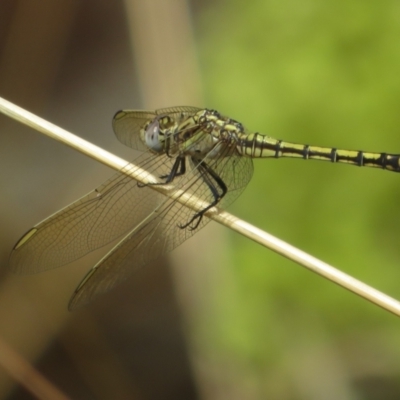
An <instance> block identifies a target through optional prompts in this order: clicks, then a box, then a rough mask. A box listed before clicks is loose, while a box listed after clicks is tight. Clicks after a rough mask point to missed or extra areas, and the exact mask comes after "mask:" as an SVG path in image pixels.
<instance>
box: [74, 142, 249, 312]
mask: <svg viewBox="0 0 400 400" xmlns="http://www.w3.org/2000/svg"><path fill="white" fill-rule="evenodd" d="M206 162H207V164H208V165H209V167H210V168H212V169H213V170H214V171H215V172H216V173H217V174H218V175H219V176H220V177H221V178H222V180H223V181H224V183H225V184H226V185H227V187H228V189H229V191H228V193H227V195H226V196H225V197H224V198H223V200H222V201H221V203H220V205H221V206H226V205H228V204H230V203H232V202H233V201H234V200H235V199H236V198H237V197H238V196H239V195H240V194H241V193H242V191H243V189H244V188H245V187H246V185H247V183H248V182H249V181H250V179H251V176H252V172H253V164H252V160H251V159H250V158H246V157H241V156H239V155H237V154H236V151H235V150H225V152H223V153H222V155H221V157H220V158H218V159H217V160H206ZM174 183H175V181H174ZM177 187H178V188H179V189H182V190H183V191H184V192H185V193H186V194H188V195H189V196H190V198H192V197H193V196H195V197H197V198H200V199H201V200H203V201H206V202H208V203H211V202H212V201H213V196H212V193H211V191H210V188H209V187H208V186H207V184H206V183H205V180H204V179H203V176H202V174H201V173H200V172H199V170H198V169H197V168H196V165H192V171H191V172H187V174H186V175H185V176H184V177H181V178H180V182H179V184H178V185H177ZM193 215H194V211H193V210H191V209H190V208H188V207H185V205H183V204H181V203H180V202H177V201H174V200H171V199H167V200H165V201H164V202H163V203H161V204H160V205H159V206H158V207H157V208H156V209H155V210H154V211H153V212H152V213H151V214H150V215H149V216H148V217H147V218H145V219H144V220H143V221H142V222H141V223H140V224H138V225H137V226H136V227H135V228H134V229H133V230H132V231H131V232H130V233H129V234H128V235H127V236H126V237H125V238H124V239H123V240H122V241H121V242H120V243H119V244H118V245H117V246H115V247H114V248H113V249H112V250H111V251H110V252H109V253H108V254H107V255H106V256H105V257H104V258H103V259H102V260H100V261H99V263H97V265H95V266H94V267H93V268H92V269H91V270H90V271H89V272H88V274H87V275H86V276H85V278H84V279H83V280H82V282H81V284H80V285H79V286H78V288H77V289H76V291H75V293H74V295H73V296H72V298H71V301H70V304H69V308H70V309H74V308H77V307H80V306H82V305H84V304H86V303H88V302H89V301H90V300H92V299H93V298H94V297H96V296H97V295H98V294H100V293H103V292H107V291H108V290H110V289H111V288H113V287H114V286H115V285H117V284H118V283H120V282H122V281H124V280H125V279H126V278H127V277H128V276H129V275H130V274H132V272H133V271H134V270H135V269H137V268H140V267H142V266H144V265H145V264H147V263H148V262H150V261H151V260H154V259H156V258H158V257H159V256H161V255H162V254H164V253H166V252H169V251H171V250H172V249H174V248H175V247H177V246H178V245H179V244H181V243H182V242H183V241H185V240H186V239H188V238H189V237H191V236H192V235H193V234H194V233H195V232H197V231H198V230H199V229H201V228H202V227H203V226H204V225H206V224H207V223H208V222H209V218H207V217H203V219H202V221H201V223H200V225H199V226H198V227H197V228H196V229H195V230H190V229H188V228H186V229H181V228H180V227H179V226H180V225H184V224H186V223H187V222H188V221H190V219H191V218H192V216H193Z"/></svg>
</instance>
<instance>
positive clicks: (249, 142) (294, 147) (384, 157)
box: [237, 133, 400, 172]
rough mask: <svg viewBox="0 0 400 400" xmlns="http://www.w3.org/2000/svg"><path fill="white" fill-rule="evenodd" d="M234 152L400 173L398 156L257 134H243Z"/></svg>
mask: <svg viewBox="0 0 400 400" xmlns="http://www.w3.org/2000/svg"><path fill="white" fill-rule="evenodd" d="M237 149H238V151H239V153H240V154H242V155H244V156H248V157H253V158H267V157H274V158H280V157H296V158H303V159H305V160H322V161H330V162H333V163H336V162H338V163H346V164H352V165H357V166H359V167H375V168H383V169H388V170H390V171H396V172H400V161H399V159H400V155H396V154H387V153H369V152H365V151H352V150H340V149H336V148H330V147H317V146H309V145H304V144H296V143H289V142H284V141H282V140H277V139H274V138H272V137H269V136H264V135H261V134H259V133H251V134H248V135H243V136H242V137H241V138H240V140H239V145H238V147H237Z"/></svg>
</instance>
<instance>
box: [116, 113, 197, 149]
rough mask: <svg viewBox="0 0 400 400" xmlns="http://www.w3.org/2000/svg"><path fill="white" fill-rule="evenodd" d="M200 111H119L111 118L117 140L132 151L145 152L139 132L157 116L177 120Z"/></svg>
mask: <svg viewBox="0 0 400 400" xmlns="http://www.w3.org/2000/svg"><path fill="white" fill-rule="evenodd" d="M198 111H200V108H197V107H189V106H182V107H170V108H162V109H159V110H156V111H141V110H121V111H118V112H117V113H116V114H115V115H114V118H113V123H112V124H113V129H114V133H115V136H116V137H117V139H118V140H119V141H120V142H121V143H122V144H124V145H125V146H128V147H131V148H132V149H136V150H140V151H146V150H148V148H147V147H146V145H145V144H144V143H143V142H142V140H141V138H140V131H141V130H142V129H145V127H146V125H147V124H148V123H149V122H151V121H152V120H153V119H154V118H156V117H157V116H159V115H169V116H171V117H172V118H174V119H175V118H179V117H181V116H182V113H184V114H188V115H190V114H195V113H196V112H198Z"/></svg>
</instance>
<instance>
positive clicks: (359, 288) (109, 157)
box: [0, 97, 400, 316]
mask: <svg viewBox="0 0 400 400" xmlns="http://www.w3.org/2000/svg"><path fill="white" fill-rule="evenodd" d="M0 112H2V113H3V114H5V115H7V116H9V117H10V118H13V119H15V120H17V121H19V122H21V123H22V124H24V125H27V126H30V127H31V128H33V129H35V130H37V131H39V132H41V133H43V134H45V135H47V136H49V137H51V138H52V139H55V140H58V141H60V142H62V143H64V144H66V145H68V146H70V147H72V148H74V149H75V150H78V151H79V152H81V153H83V154H85V155H87V156H89V157H92V158H93V159H95V160H96V161H99V162H101V163H103V164H105V165H107V166H108V167H111V168H114V169H115V170H117V171H121V170H122V169H123V170H122V171H121V172H123V173H125V174H127V175H129V176H131V177H132V178H133V179H135V180H137V181H139V182H141V183H143V184H146V183H151V182H156V179H155V177H154V176H152V175H151V174H150V173H147V172H146V171H144V170H142V169H140V168H138V167H137V166H135V165H132V164H130V165H129V163H128V162H127V161H125V160H123V159H121V158H119V157H117V156H115V155H113V154H111V153H109V152H107V151H106V150H103V149H101V148H99V147H97V146H95V145H93V144H92V143H89V142H87V141H86V140H83V139H81V138H79V137H78V136H75V135H74V134H72V133H70V132H68V131H66V130H64V129H62V128H60V127H58V126H56V125H54V124H52V123H50V122H48V121H46V120H44V119H42V118H40V117H38V116H36V115H34V114H32V113H30V112H28V111H26V110H24V109H22V108H20V107H18V106H16V105H15V104H13V103H10V102H9V101H7V100H5V99H3V98H1V97H0ZM149 187H151V188H152V189H154V190H157V191H159V192H161V193H163V194H164V195H166V196H169V197H172V198H174V199H176V200H177V201H179V202H181V203H182V204H184V205H185V206H186V207H190V208H191V209H193V210H195V211H201V210H202V209H203V208H204V202H203V201H202V200H201V199H197V198H193V196H188V195H186V194H185V193H184V192H182V191H181V190H175V189H174V187H173V185H153V186H151V185H150V186H149ZM206 215H207V216H208V217H209V218H211V219H213V220H214V221H216V222H219V223H220V224H222V225H225V226H226V227H228V228H230V229H232V230H234V231H236V232H238V233H240V234H242V235H243V236H246V237H247V238H249V239H252V240H254V241H255V242H257V243H259V244H261V245H263V246H264V247H267V248H269V249H271V250H273V251H275V252H276V253H278V254H280V255H282V256H284V257H286V258H288V259H290V260H292V261H295V262H296V263H298V264H300V265H302V266H303V267H305V268H307V269H309V270H311V271H313V272H315V273H317V274H318V275H321V276H322V277H324V278H326V279H329V280H330V281H332V282H334V283H336V284H337V285H339V286H342V287H344V288H345V289H347V290H349V291H351V292H353V293H355V294H357V295H359V296H361V297H363V298H364V299H366V300H369V301H370V302H372V303H374V304H376V305H378V306H380V307H382V308H384V309H385V310H387V311H390V312H392V313H393V314H395V315H397V316H400V303H399V302H398V301H397V300H395V299H393V298H391V297H390V296H388V295H386V294H384V293H382V292H380V291H378V290H376V289H374V288H372V287H371V286H368V285H366V284H365V283H363V282H361V281H359V280H357V279H355V278H353V277H351V276H350V275H348V274H345V273H344V272H342V271H340V270H338V269H336V268H334V267H332V266H331V265H329V264H327V263H325V262H323V261H321V260H318V259H317V258H315V257H313V256H311V255H309V254H307V253H305V252H304V251H302V250H299V249H297V248H296V247H294V246H291V245H290V244H288V243H286V242H284V241H282V240H280V239H278V238H276V237H274V236H272V235H270V234H269V233H267V232H264V231H262V230H261V229H259V228H256V227H255V226H253V225H251V224H249V223H247V222H245V221H243V220H241V219H239V218H237V217H235V216H234V215H232V214H229V213H228V212H226V211H224V210H222V209H220V208H218V207H214V208H212V209H211V210H209V211H208V212H207V213H206Z"/></svg>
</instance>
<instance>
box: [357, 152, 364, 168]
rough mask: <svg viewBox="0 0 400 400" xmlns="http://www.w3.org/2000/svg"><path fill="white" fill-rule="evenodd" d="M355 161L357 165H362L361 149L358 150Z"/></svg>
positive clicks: (362, 154)
mask: <svg viewBox="0 0 400 400" xmlns="http://www.w3.org/2000/svg"><path fill="white" fill-rule="evenodd" d="M356 162H357V165H358V166H359V167H362V166H363V165H364V152H363V151H361V150H360V151H359V152H358V153H357V158H356Z"/></svg>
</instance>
